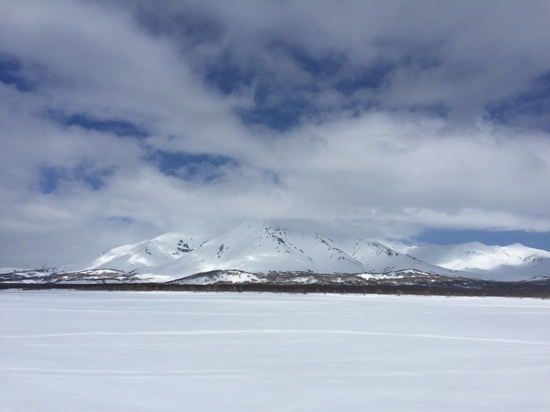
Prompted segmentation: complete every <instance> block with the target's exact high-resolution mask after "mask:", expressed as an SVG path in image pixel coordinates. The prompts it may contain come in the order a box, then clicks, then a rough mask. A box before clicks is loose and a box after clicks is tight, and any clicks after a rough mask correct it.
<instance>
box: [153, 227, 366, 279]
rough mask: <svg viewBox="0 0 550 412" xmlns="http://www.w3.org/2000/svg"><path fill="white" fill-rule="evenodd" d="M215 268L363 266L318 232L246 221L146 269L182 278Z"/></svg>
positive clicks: (330, 269)
mask: <svg viewBox="0 0 550 412" xmlns="http://www.w3.org/2000/svg"><path fill="white" fill-rule="evenodd" d="M217 269H239V270H244V271H247V272H262V273H267V272H271V271H301V272H307V271H310V272H317V273H358V272H363V271H365V270H366V267H365V266H364V265H363V264H361V263H360V262H358V261H357V260H355V259H354V258H352V257H351V256H349V255H348V254H346V253H344V252H343V251H342V250H340V249H338V248H337V247H336V245H335V244H334V243H333V242H332V241H331V240H330V239H328V238H325V237H323V236H321V235H319V234H304V233H293V232H290V231H288V230H285V229H282V228H279V227H276V226H269V225H267V224H264V223H255V222H254V223H250V222H246V223H244V224H242V225H240V226H238V227H236V228H234V229H231V230H229V231H228V232H226V233H224V234H222V235H220V236H218V237H216V238H213V239H211V240H209V241H208V242H206V243H205V244H203V245H202V246H201V247H200V248H198V249H197V250H194V251H192V252H190V253H188V254H186V255H185V256H181V257H180V258H178V259H175V260H173V261H172V262H170V263H167V264H165V265H159V266H155V267H150V268H148V269H147V270H148V271H150V272H151V273H154V274H162V275H171V276H175V277H181V276H185V275H192V274H194V273H199V272H207V271H210V270H217Z"/></svg>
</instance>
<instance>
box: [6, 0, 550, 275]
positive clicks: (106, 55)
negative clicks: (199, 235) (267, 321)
mask: <svg viewBox="0 0 550 412" xmlns="http://www.w3.org/2000/svg"><path fill="white" fill-rule="evenodd" d="M549 13H550V6H549V5H548V2H545V1H530V2H528V3H522V4H519V3H517V2H511V1H510V2H508V1H487V2H483V3H481V4H480V3H479V2H469V1H465V2H460V3H442V2H436V1H420V2H412V3H411V2H408V1H403V2H401V1H394V2H382V1H369V2H363V1H347V2H344V3H342V2H336V1H316V2H312V1H292V2H287V1H266V2H257V1H250V0H240V1H237V0H235V1H227V2H222V3H220V2H217V1H201V2H194V1H166V2H153V1H127V2H125V1H121V2H109V1H85V0H83V1H78V0H59V1H57V0H56V1H53V2H48V4H46V3H45V2H42V1H33V0H28V1H27V0H25V1H16V0H13V1H12V0H8V1H4V2H2V4H1V5H0V124H1V125H2V127H1V128H0V139H1V142H2V150H1V151H0V176H1V179H0V193H1V195H2V202H0V241H1V243H2V251H1V252H0V266H6V265H14V266H24V265H38V264H48V265H50V264H59V263H65V262H70V261H74V260H78V259H82V258H86V257H90V255H93V254H95V253H99V252H101V251H103V250H105V249H108V248H110V247H113V246H116V245H119V244H121V243H126V242H131V241H137V240H141V239H142V238H146V237H149V236H154V235H158V234H159V233H162V232H165V231H170V230H181V231H189V232H197V231H203V232H212V233H214V232H219V230H221V229H225V228H229V227H231V226H233V225H235V224H238V223H239V222H240V221H241V220H243V219H250V218H255V219H275V220H278V221H283V222H286V223H287V224H315V225H321V226H324V227H325V228H329V229H330V230H332V231H333V232H334V233H338V232H345V231H352V232H355V233H358V234H361V235H362V236H365V237H377V238H385V237H386V238H387V237H389V238H393V239H401V240H407V239H409V240H410V239H414V237H415V236H417V235H418V234H420V233H422V232H423V231H425V230H432V229H433V230H449V231H450V232H449V233H452V232H451V231H452V230H477V231H499V230H508V231H510V230H518V231H527V232H539V233H547V234H548V233H550V190H548V188H549V187H550V186H549V184H550V168H549V164H550V115H549V113H550V110H549V109H550V52H548V50H547V47H545V43H546V39H548V38H550V27H549V25H548V24H547V16H548V15H549ZM293 222H294V223H293Z"/></svg>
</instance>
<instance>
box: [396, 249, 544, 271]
mask: <svg viewBox="0 0 550 412" xmlns="http://www.w3.org/2000/svg"><path fill="white" fill-rule="evenodd" d="M405 251H406V253H408V254H409V255H411V256H414V257H415V258H417V259H420V260H424V261H427V262H430V263H432V264H434V265H437V266H441V267H443V268H447V269H451V270H459V271H467V272H471V273H475V274H477V275H478V277H482V278H484V279H499V280H509V279H527V278H532V277H535V276H550V252H548V251H545V250H540V249H533V248H530V247H527V246H523V245H521V244H518V243H516V244H513V245H509V246H487V245H484V244H482V243H479V242H470V243H463V244H459V245H445V246H441V245H427V246H412V247H407V248H406V249H405Z"/></svg>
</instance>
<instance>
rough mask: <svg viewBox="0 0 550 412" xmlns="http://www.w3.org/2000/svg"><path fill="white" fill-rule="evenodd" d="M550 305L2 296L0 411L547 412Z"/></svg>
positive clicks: (162, 295)
mask: <svg viewBox="0 0 550 412" xmlns="http://www.w3.org/2000/svg"><path fill="white" fill-rule="evenodd" d="M549 325H550V301H544V300H534V299H521V300H520V299H504V298H485V299H482V298H440V297H403V296H401V297H399V296H375V295H366V296H350V295H276V294H267V293H266V294H252V293H242V294H230V293H212V294H210V293H182V292H180V293H169V292H158V293H155V292H145V293H135V292H119V293H118V292H74V291H40V292H31V291H26V292H22V291H2V292H0V411H117V412H118V411H254V412H256V411H366V410H368V411H395V410H398V411H411V410H414V411H442V410H445V411H548V410H550V391H549V390H548V382H550V328H549V327H548V326H549Z"/></svg>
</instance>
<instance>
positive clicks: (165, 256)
mask: <svg viewBox="0 0 550 412" xmlns="http://www.w3.org/2000/svg"><path fill="white" fill-rule="evenodd" d="M202 243H204V239H203V238H201V237H199V236H193V235H188V234H185V233H182V232H170V233H165V234H164V235H161V236H158V237H155V238H153V239H150V240H145V241H142V242H138V243H133V244H130V245H124V246H119V247H116V248H114V249H111V250H109V251H107V252H105V253H102V254H101V255H99V256H98V257H97V258H96V259H94V260H93V261H92V262H90V263H88V264H85V265H84V267H82V268H78V269H80V270H81V269H100V268H110V269H112V268H116V269H119V270H133V269H140V268H143V267H149V266H160V265H164V264H166V263H169V262H171V261H173V260H176V259H178V258H180V257H182V256H185V255H186V254H188V253H191V252H193V251H194V250H195V249H197V248H199V247H200V246H201V245H202ZM75 269H77V268H75Z"/></svg>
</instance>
